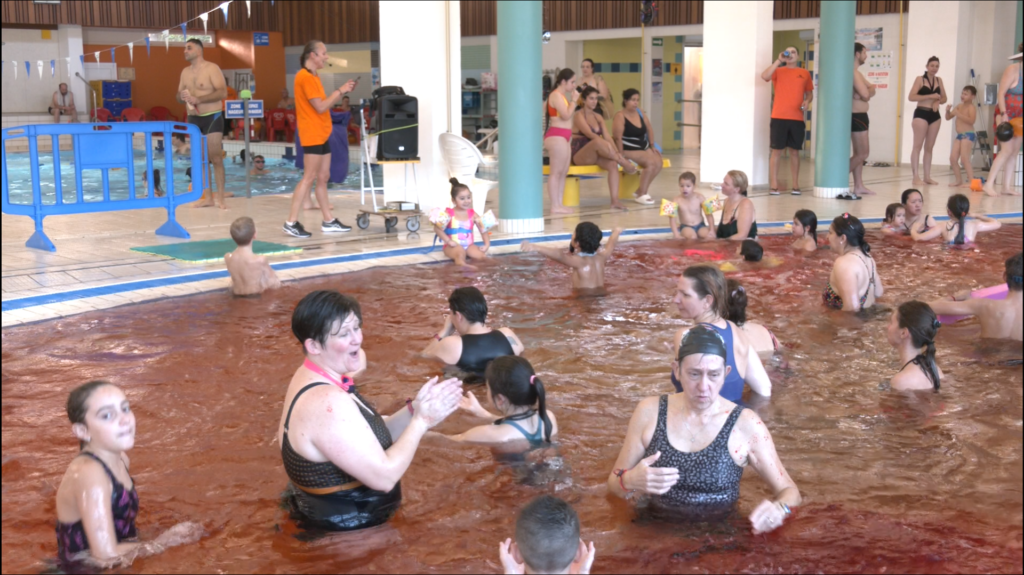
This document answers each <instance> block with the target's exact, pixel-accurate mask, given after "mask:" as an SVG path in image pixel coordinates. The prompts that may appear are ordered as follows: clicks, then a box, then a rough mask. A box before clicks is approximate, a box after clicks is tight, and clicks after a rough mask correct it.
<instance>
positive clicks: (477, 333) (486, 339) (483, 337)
mask: <svg viewBox="0 0 1024 575" xmlns="http://www.w3.org/2000/svg"><path fill="white" fill-rule="evenodd" d="M448 307H449V309H451V312H452V315H449V316H445V320H444V327H443V328H441V331H439V332H438V333H436V334H434V339H433V341H431V342H430V344H429V345H428V346H427V347H426V349H424V350H423V355H425V356H427V357H430V358H433V359H436V360H438V361H441V362H443V363H444V364H446V365H454V366H456V367H458V368H459V369H460V370H461V371H462V372H463V373H466V374H469V375H470V376H472V377H468V378H466V379H465V382H466V383H483V376H484V371H485V370H486V369H487V364H489V363H490V362H491V360H493V359H494V358H496V357H501V356H503V355H519V354H521V353H523V349H525V348H524V347H523V344H522V342H520V341H519V338H518V337H516V334H515V332H513V331H512V330H511V329H510V328H507V327H502V328H498V329H491V328H489V327H487V326H486V325H484V322H485V321H487V300H486V299H485V298H484V294H483V293H481V292H480V290H478V289H476V288H475V287H464V288H459V289H457V290H455V291H453V292H452V295H451V296H449V297H448Z"/></svg>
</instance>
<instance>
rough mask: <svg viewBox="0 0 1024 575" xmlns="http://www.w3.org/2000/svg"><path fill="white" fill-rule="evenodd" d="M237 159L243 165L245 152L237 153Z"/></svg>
mask: <svg viewBox="0 0 1024 575" xmlns="http://www.w3.org/2000/svg"><path fill="white" fill-rule="evenodd" d="M238 157H239V158H240V159H241V160H242V163H245V150H241V151H239V152H238Z"/></svg>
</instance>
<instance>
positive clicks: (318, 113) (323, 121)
mask: <svg viewBox="0 0 1024 575" xmlns="http://www.w3.org/2000/svg"><path fill="white" fill-rule="evenodd" d="M328 59H329V56H328V55H327V47H326V46H324V44H323V42H320V41H318V40H313V41H311V42H309V43H308V44H306V47H305V48H304V49H303V50H302V56H301V57H300V58H299V61H300V62H302V69H301V70H299V72H298V73H297V74H295V91H294V92H295V117H296V120H297V123H298V128H299V142H300V143H301V144H302V153H303V156H304V162H305V171H304V172H303V174H302V180H301V181H299V184H298V185H297V186H295V193H294V195H293V196H292V207H291V212H290V213H289V214H288V221H286V222H285V223H284V227H283V228H282V229H283V230H284V233H286V234H288V235H290V236H294V237H297V238H308V237H310V236H311V235H312V234H310V233H309V232H307V231H306V230H305V228H303V227H302V223H300V222H299V221H298V220H299V211H300V210H301V209H302V204H303V202H304V201H305V199H306V198H307V197H308V196H309V190H310V188H312V187H313V180H316V199H317V202H319V204H320V211H321V213H322V214H323V223H322V224H321V225H320V231H322V232H324V233H325V234H333V233H340V232H348V231H352V228H351V227H349V226H346V225H345V224H343V223H341V222H340V221H339V220H338V219H337V218H335V217H334V216H333V215H332V214H331V203H330V202H329V201H328V199H327V180H328V179H329V178H330V177H331V145H330V143H329V140H330V137H331V130H333V125H332V123H331V108H332V107H333V106H334V105H335V104H336V103H337V102H338V101H339V100H340V99H341V97H342V96H344V95H345V94H347V93H349V92H351V91H352V90H354V89H355V87H356V81H355V80H349V81H348V82H346V83H345V85H344V86H342V87H341V88H338V89H337V90H335V91H333V92H331V96H330V97H327V96H326V94H324V85H323V84H322V83H321V82H320V76H319V75H317V71H318V70H321V69H323V67H324V64H326V63H327V60H328Z"/></svg>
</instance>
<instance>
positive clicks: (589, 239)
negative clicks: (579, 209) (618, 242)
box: [575, 222, 604, 254]
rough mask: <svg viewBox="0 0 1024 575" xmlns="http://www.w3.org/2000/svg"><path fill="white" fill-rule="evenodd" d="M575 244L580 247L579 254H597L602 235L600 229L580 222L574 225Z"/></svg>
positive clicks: (591, 223) (588, 223) (592, 224)
mask: <svg viewBox="0 0 1024 575" xmlns="http://www.w3.org/2000/svg"><path fill="white" fill-rule="evenodd" d="M575 236H576V243H577V244H579V246H580V252H582V253H585V254H594V253H597V250H598V249H600V248H601V240H602V239H603V238H604V234H603V233H601V228H599V227H597V225H596V224H594V223H593V222H580V223H578V224H576V234H575Z"/></svg>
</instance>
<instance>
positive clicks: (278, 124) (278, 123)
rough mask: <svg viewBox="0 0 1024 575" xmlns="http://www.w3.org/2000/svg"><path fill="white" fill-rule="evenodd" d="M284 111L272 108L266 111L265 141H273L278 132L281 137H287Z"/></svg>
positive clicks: (286, 122)
mask: <svg viewBox="0 0 1024 575" xmlns="http://www.w3.org/2000/svg"><path fill="white" fill-rule="evenodd" d="M284 113H285V111H284V110H281V109H273V110H270V111H269V112H268V113H267V141H268V142H273V141H274V139H275V137H276V136H277V135H278V134H279V133H280V134H282V137H287V136H286V134H287V133H288V118H286V117H285V114H284Z"/></svg>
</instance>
